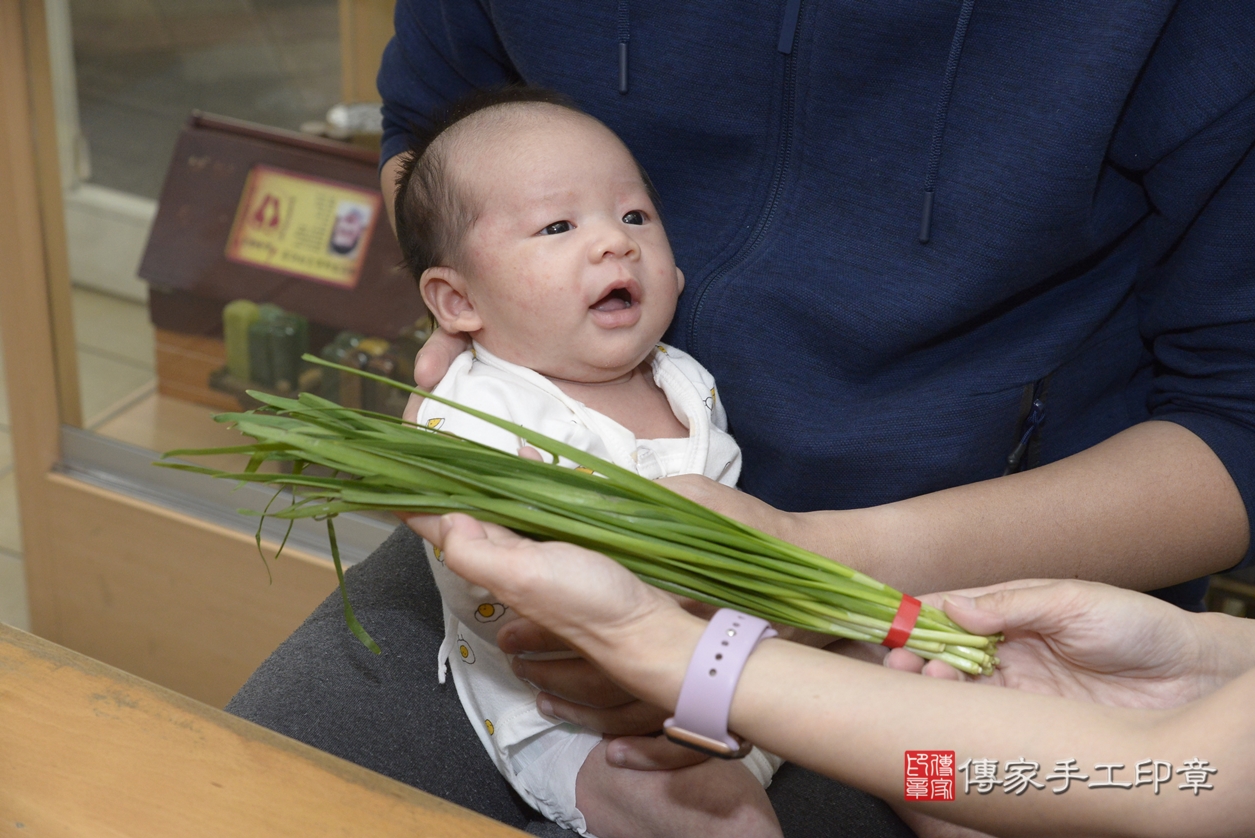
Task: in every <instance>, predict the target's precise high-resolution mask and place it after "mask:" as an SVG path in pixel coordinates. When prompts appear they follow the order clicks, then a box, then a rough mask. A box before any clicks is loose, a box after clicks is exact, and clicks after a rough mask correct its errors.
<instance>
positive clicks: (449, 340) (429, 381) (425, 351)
mask: <svg viewBox="0 0 1255 838" xmlns="http://www.w3.org/2000/svg"><path fill="white" fill-rule="evenodd" d="M470 345H471V342H470V340H468V339H467V338H466V336H465V335H461V334H456V335H455V334H450V333H449V332H446V331H445V330H444V329H437V330H436V331H434V332H432V333H431V337H429V338H427V342H426V343H424V344H423V348H422V349H420V350H418V357H416V358H415V359H414V383H415V384H417V385H418V386H419V388H420V389H422V390H428V391H430V390H431V389H432V388H434V387H435V386H436V385H437V384H439V383H440V379H442V378H444V374H445V373H447V372H448V371H449V365H450V364H452V363H453V359H454V358H456V357H458V356H459V355H461V354H462V353H463V352H465V351H466V348H467V347H468V346H470ZM422 403H423V399H422V397H421V396H415V395H411V396H410V400H409V401H408V402H406V405H405V410H404V412H402V414H401V418H402V419H404V420H405V421H406V422H410V423H413V422H417V421H418V406H419V405H420V404H422Z"/></svg>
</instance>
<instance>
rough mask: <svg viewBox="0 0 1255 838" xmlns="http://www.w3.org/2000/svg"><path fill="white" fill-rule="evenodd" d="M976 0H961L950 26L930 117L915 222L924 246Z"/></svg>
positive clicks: (930, 227)
mask: <svg viewBox="0 0 1255 838" xmlns="http://www.w3.org/2000/svg"><path fill="white" fill-rule="evenodd" d="M974 5H976V0H963V6H962V8H960V9H959V20H958V23H956V24H955V26H954V38H953V39H951V41H950V57H949V58H947V59H946V77H945V80H944V81H943V82H942V85H941V98H940V99H939V100H938V101H937V115H936V116H935V117H934V118H933V141H932V146H931V147H930V148H929V151H928V171H927V173H926V174H925V175H924V212H923V215H922V216H921V217H920V221H919V241H920V244H927V243H928V239H929V238H930V236H931V234H932V226H933V191H934V190H935V189H936V186H937V169H938V167H939V166H940V165H941V141H942V139H943V138H944V137H945V134H946V117H947V115H948V114H949V111H950V94H951V93H953V92H954V79H955V76H957V75H958V72H959V55H960V54H961V53H962V52H963V41H964V39H966V38H967V24H968V21H969V20H971V19H972V7H973V6H974Z"/></svg>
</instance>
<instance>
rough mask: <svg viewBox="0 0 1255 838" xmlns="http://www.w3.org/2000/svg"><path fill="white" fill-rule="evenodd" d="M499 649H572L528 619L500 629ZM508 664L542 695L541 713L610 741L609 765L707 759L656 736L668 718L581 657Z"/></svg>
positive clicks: (652, 766)
mask: <svg viewBox="0 0 1255 838" xmlns="http://www.w3.org/2000/svg"><path fill="white" fill-rule="evenodd" d="M497 645H498V646H499V647H500V648H501V650H502V651H503V652H505V653H506V654H508V655H526V654H527V653H529V652H530V653H538V652H558V651H569V650H570V647H569V646H568V645H567V644H566V643H565V642H564V641H563V640H561V639H560V638H558V637H556V636H554V635H553V634H551V633H549V632H547V631H545V630H544V629H542V628H541V627H540V626H538V625H536V624H535V623H533V622H532V621H531V620H529V619H527V618H526V617H521V618H519V619H517V620H514V621H513V622H510V623H508V624H506V625H505V626H503V627H502V629H501V631H500V632H498V633H497ZM512 665H513V668H514V674H515V675H517V676H519V677H520V678H522V679H523V680H525V681H528V682H529V683H531V684H533V685H535V686H536V687H537V688H539V689H540V690H542V692H541V694H540V695H539V696H537V699H536V705H537V707H538V708H539V710H540V712H541V713H543V714H545V715H546V716H549V717H551V718H556V719H562V720H563V721H566V722H571V723H572V724H577V725H580V726H581V727H586V728H588V729H589V730H595V731H597V732H598V733H603V734H606V735H608V736H614V737H615V739H614V740H612V741H611V742H610V743H609V744H608V745H607V746H606V760H607V761H608V762H610V763H611V764H612V765H617V766H620V767H622V768H633V769H636V770H638V771H655V770H669V769H673V768H683V767H685V766H688V765H696V764H697V763H699V762H704V761H705V760H706V759H707V758H706V757H705V756H703V755H702V754H699V753H698V752H697V751H694V750H692V749H690V748H684V747H681V746H679V745H676V744H674V743H672V742H670V741H669V740H667V739H666V738H664V737H662V736H658V735H657V732H658V731H659V730H661V729H662V723H663V721H664V720H665V719H666V718H667V717H668V716H670V715H671V714H670V713H669V712H668V711H666V710H664V709H662V708H661V707H656V706H654V705H652V704H650V703H648V702H646V701H642V700H640V699H638V698H637V697H636V696H634V695H632V694H631V693H629V692H627V691H626V690H624V689H623V688H621V687H620V686H618V685H617V684H615V683H614V682H613V681H611V680H610V679H609V678H608V677H607V676H606V674H605V673H604V672H602V671H601V670H600V669H598V668H597V667H596V666H595V665H593V664H592V663H590V662H589V661H587V660H585V659H583V658H573V659H569V660H556V661H536V660H527V659H526V658H525V657H515V658H514V661H513V664H512Z"/></svg>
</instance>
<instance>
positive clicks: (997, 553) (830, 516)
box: [781, 422, 1249, 593]
mask: <svg viewBox="0 0 1255 838" xmlns="http://www.w3.org/2000/svg"><path fill="white" fill-rule="evenodd" d="M782 528H783V529H785V530H787V531H786V532H782V533H781V534H782V535H784V536H785V537H786V538H789V539H790V540H793V541H795V542H796V543H798V544H801V545H802V546H805V547H808V548H810V549H812V550H815V551H816V552H818V553H821V554H823V555H827V556H830V557H832V558H834V559H837V560H839V561H842V562H845V563H846V564H849V565H852V566H854V567H857V568H859V569H860V570H864V571H866V572H868V573H871V574H873V575H875V576H876V577H877V578H879V579H882V580H883V581H885V582H888V583H889V584H893V585H896V586H899V587H903V588H905V589H906V590H908V591H910V592H915V593H918V592H921V591H935V590H947V589H951V590H952V589H956V588H964V587H971V586H976V585H988V584H992V583H995V582H1001V581H1006V580H1010V579H1020V578H1032V577H1046V578H1080V579H1092V580H1097V581H1101V582H1108V583H1111V584H1114V585H1120V586H1122V587H1127V588H1134V589H1137V590H1151V589H1154V588H1159V587H1164V586H1167V585H1171V584H1175V583H1178V582H1183V581H1186V580H1189V579H1193V578H1196V577H1199V576H1203V575H1206V574H1208V573H1213V572H1216V571H1220V570H1224V569H1226V568H1228V567H1231V566H1233V565H1234V564H1235V563H1237V562H1238V561H1239V560H1240V559H1241V558H1242V556H1243V555H1244V554H1245V552H1246V549H1247V543H1248V539H1249V525H1248V522H1247V515H1246V509H1245V506H1244V505H1243V503H1242V498H1241V496H1240V495H1239V493H1238V490H1237V487H1236V486H1235V485H1234V483H1233V480H1232V479H1231V478H1230V477H1229V473H1228V471H1227V470H1226V469H1225V466H1224V464H1223V463H1221V462H1220V460H1219V459H1218V458H1217V457H1216V455H1215V454H1214V453H1213V452H1212V450H1211V449H1210V448H1209V447H1208V446H1207V445H1206V444H1205V443H1204V442H1203V441H1202V440H1201V439H1199V438H1198V437H1197V436H1195V435H1194V434H1193V433H1191V432H1190V431H1188V430H1186V429H1185V428H1183V427H1181V426H1180V425H1177V424H1175V423H1172V422H1145V423H1143V424H1140V425H1136V426H1134V427H1132V428H1129V429H1128V430H1126V431H1124V432H1122V433H1120V434H1117V435H1116V436H1114V437H1112V438H1111V439H1109V440H1106V441H1105V442H1102V443H1100V444H1099V445H1096V446H1094V447H1093V448H1090V449H1088V450H1086V451H1083V452H1081V453H1079V454H1075V455H1073V456H1071V457H1068V458H1066V459H1063V460H1060V461H1058V462H1055V463H1051V464H1049V465H1046V466H1043V467H1041V468H1036V469H1032V470H1030V471H1027V472H1022V473H1020V474H1014V475H1010V476H1008V477H1001V478H997V479H994V480H987V481H983V482H981V483H974V484H970V485H967V486H958V487H955V488H953V489H946V490H944V491H940V492H934V493H932V494H928V495H922V496H920V497H916V498H910V499H908V500H903V501H899V502H897V503H892V504H886V505H884V506H880V507H875V508H871V509H863V510H851V511H841V512H812V513H803V514H799V515H794V516H790V517H789V518H788V519H787V520H785V521H784V523H783V524H782Z"/></svg>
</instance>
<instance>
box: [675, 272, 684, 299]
mask: <svg viewBox="0 0 1255 838" xmlns="http://www.w3.org/2000/svg"><path fill="white" fill-rule="evenodd" d="M683 290H684V271H682V270H680V266H679V265H676V267H675V292H676V293H677V294H678V293H680V292H681V291H683Z"/></svg>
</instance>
